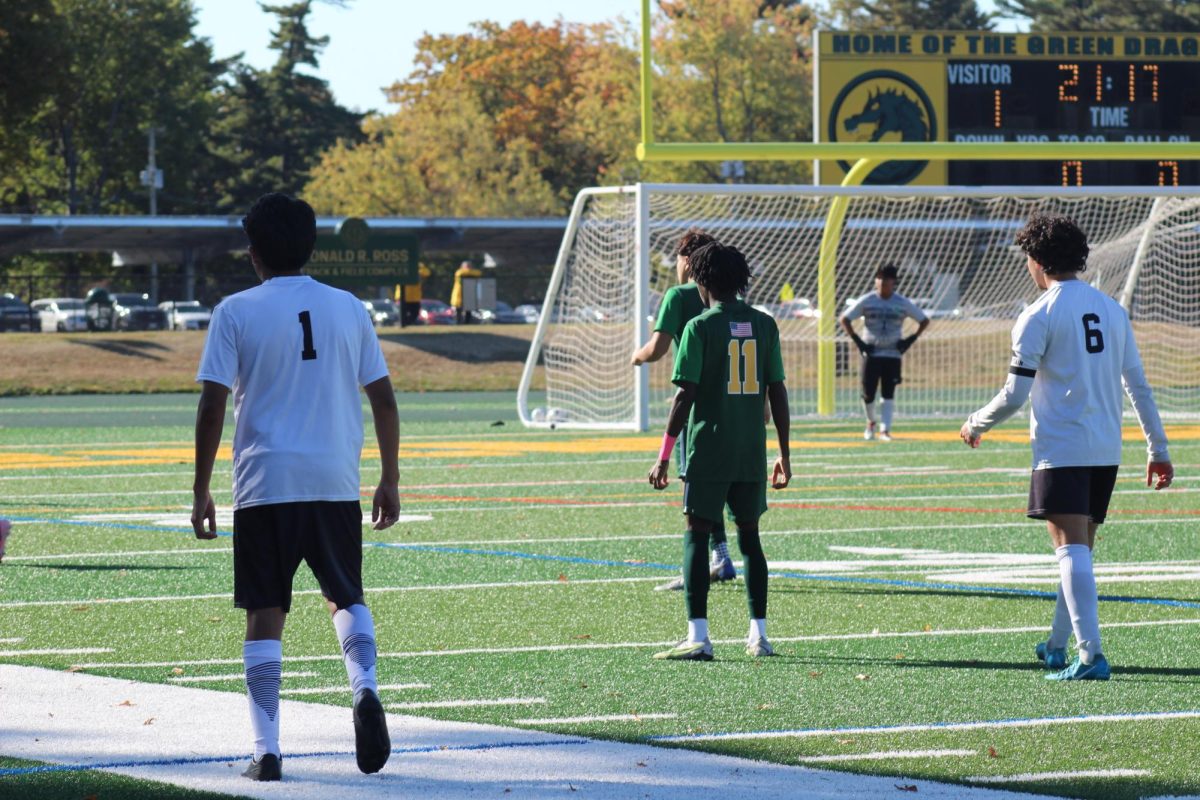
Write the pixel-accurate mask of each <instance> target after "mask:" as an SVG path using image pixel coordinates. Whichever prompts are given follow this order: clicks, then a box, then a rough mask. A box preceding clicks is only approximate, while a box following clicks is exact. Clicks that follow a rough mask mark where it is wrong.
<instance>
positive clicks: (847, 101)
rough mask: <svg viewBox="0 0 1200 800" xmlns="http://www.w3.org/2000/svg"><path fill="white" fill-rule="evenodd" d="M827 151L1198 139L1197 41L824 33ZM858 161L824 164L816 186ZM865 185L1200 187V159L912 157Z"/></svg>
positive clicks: (818, 48) (820, 125)
mask: <svg viewBox="0 0 1200 800" xmlns="http://www.w3.org/2000/svg"><path fill="white" fill-rule="evenodd" d="M815 38H816V42H815V52H816V53H817V59H816V67H815V69H814V76H813V83H814V102H813V107H814V108H815V109H816V112H817V113H816V114H814V122H813V127H814V129H815V130H814V134H815V136H814V139H815V141H819V142H901V141H924V142H1010V143H1020V142H1190V141H1193V136H1195V137H1196V139H1197V140H1200V36H1197V35H1191V34H1165V33H1160V34H1154V33H1138V34H1111V33H1020V34H1019V33H993V32H989V31H905V32H874V33H841V32H834V31H818V32H817V33H816V34H815ZM851 166H852V165H851V164H849V163H847V162H845V161H822V162H820V163H819V165H818V166H817V169H816V170H815V173H816V176H817V182H818V183H822V184H830V183H841V181H842V178H843V177H845V175H846V173H847V172H848V171H849V170H850V167H851ZM867 183H870V184H875V185H885V184H891V185H895V184H921V185H951V186H1196V185H1200V162H1197V161H1194V160H1192V161H1189V160H1180V161H1174V160H1169V159H1163V160H1148V161H1124V160H1122V161H1115V160H1112V161H1110V160H1105V161H1095V160H1093V161H1083V160H1066V161H1040V160H1039V161H1035V160H1030V161H984V160H971V161H904V162H888V163H886V164H883V165H881V166H879V167H878V168H876V169H875V170H874V171H873V172H872V173H871V175H870V176H869V178H868V179H867Z"/></svg>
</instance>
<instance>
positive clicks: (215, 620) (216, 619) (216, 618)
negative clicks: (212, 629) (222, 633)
mask: <svg viewBox="0 0 1200 800" xmlns="http://www.w3.org/2000/svg"><path fill="white" fill-rule="evenodd" d="M208 621H209V622H220V621H221V618H220V617H209V618H208Z"/></svg>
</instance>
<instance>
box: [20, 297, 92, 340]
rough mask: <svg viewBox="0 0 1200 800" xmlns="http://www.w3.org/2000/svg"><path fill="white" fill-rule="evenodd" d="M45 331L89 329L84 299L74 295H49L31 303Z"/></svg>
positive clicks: (41, 327)
mask: <svg viewBox="0 0 1200 800" xmlns="http://www.w3.org/2000/svg"><path fill="white" fill-rule="evenodd" d="M29 306H30V308H32V309H33V310H34V312H35V313H36V314H37V316H38V322H39V323H40V330H41V331H42V332H43V333H52V332H54V331H59V332H70V331H85V330H87V314H85V313H84V310H83V301H82V300H79V299H77V298H73V297H47V298H43V299H41V300H34V301H33V302H32V303H30V304H29Z"/></svg>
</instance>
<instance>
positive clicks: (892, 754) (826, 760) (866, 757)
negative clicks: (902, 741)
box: [797, 750, 979, 764]
mask: <svg viewBox="0 0 1200 800" xmlns="http://www.w3.org/2000/svg"><path fill="white" fill-rule="evenodd" d="M978 754H979V751H978V750H883V751H880V752H878V753H843V754H842V755H837V756H800V758H798V759H797V761H799V762H800V763H801V764H836V763H839V762H843V761H890V760H891V759H893V758H949V757H952V756H974V755H978Z"/></svg>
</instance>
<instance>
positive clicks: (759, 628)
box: [746, 619, 767, 642]
mask: <svg viewBox="0 0 1200 800" xmlns="http://www.w3.org/2000/svg"><path fill="white" fill-rule="evenodd" d="M766 638H767V621H766V620H765V619H752V620H750V633H748V634H747V635H746V639H747V640H748V641H751V642H753V641H754V640H755V639H766Z"/></svg>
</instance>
